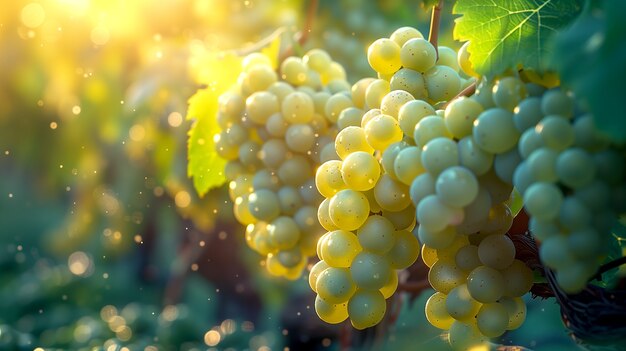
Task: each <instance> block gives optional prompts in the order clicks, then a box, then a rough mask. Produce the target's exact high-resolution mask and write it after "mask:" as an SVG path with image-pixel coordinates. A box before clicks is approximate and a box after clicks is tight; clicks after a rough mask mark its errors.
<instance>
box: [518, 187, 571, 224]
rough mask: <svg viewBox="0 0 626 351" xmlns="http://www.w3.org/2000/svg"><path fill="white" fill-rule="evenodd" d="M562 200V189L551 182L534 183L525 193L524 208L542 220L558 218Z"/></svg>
mask: <svg viewBox="0 0 626 351" xmlns="http://www.w3.org/2000/svg"><path fill="white" fill-rule="evenodd" d="M562 202H563V194H562V193H561V190H560V189H559V188H558V187H557V186H555V185H554V184H551V183H545V182H538V183H534V184H532V185H531V186H529V187H528V189H526V192H525V193H524V208H525V209H526V211H527V212H528V213H529V214H530V215H531V216H533V217H536V218H537V219H541V220H550V219H554V218H556V217H557V216H558V215H559V208H560V207H561V203H562Z"/></svg>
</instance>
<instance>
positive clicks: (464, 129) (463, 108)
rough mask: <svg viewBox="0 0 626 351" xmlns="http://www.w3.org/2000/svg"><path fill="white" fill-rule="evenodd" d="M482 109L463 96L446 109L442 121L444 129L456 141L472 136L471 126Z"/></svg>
mask: <svg viewBox="0 0 626 351" xmlns="http://www.w3.org/2000/svg"><path fill="white" fill-rule="evenodd" d="M481 112H483V107H482V106H481V105H480V104H479V103H478V102H476V101H475V100H472V99H470V98H466V97H464V96H462V97H459V98H456V99H454V100H452V101H451V102H450V103H449V104H448V106H447V107H446V110H445V114H444V120H445V122H446V127H448V130H449V131H450V133H451V134H452V136H454V137H455V138H457V139H462V138H464V137H466V136H468V135H472V126H473V124H474V121H475V120H476V118H478V115H480V113H481Z"/></svg>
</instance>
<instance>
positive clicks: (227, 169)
mask: <svg viewBox="0 0 626 351" xmlns="http://www.w3.org/2000/svg"><path fill="white" fill-rule="evenodd" d="M246 172H247V170H246V169H245V167H244V166H243V165H242V164H241V162H239V160H232V161H228V162H226V166H224V175H225V176H226V179H228V180H231V181H232V180H234V179H235V178H237V177H238V176H240V175H242V174H244V173H246Z"/></svg>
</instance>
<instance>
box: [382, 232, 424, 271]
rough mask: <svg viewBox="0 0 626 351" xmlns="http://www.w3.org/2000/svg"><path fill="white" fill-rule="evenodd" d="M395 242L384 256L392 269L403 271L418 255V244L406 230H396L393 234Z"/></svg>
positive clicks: (413, 236)
mask: <svg viewBox="0 0 626 351" xmlns="http://www.w3.org/2000/svg"><path fill="white" fill-rule="evenodd" d="M393 236H395V238H396V242H395V243H394V244H393V247H392V248H391V250H389V251H388V252H387V254H386V257H387V260H389V264H391V267H392V268H393V269H405V268H408V267H409V266H411V265H412V264H413V263H415V261H416V260H417V258H418V257H419V254H420V243H419V241H418V240H417V238H416V237H415V235H413V233H411V232H410V231H408V230H398V231H396V232H395V233H394V235H393Z"/></svg>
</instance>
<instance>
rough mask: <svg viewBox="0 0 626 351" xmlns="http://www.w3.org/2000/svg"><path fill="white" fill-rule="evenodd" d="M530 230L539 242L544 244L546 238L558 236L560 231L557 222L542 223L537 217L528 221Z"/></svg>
mask: <svg viewBox="0 0 626 351" xmlns="http://www.w3.org/2000/svg"><path fill="white" fill-rule="evenodd" d="M528 230H529V231H530V232H531V233H532V234H533V236H534V237H535V238H536V239H537V240H539V241H542V242H543V241H544V240H545V239H546V238H549V237H551V236H554V235H557V234H558V233H559V231H560V229H559V226H558V225H557V222H556V221H555V220H549V221H542V220H539V219H537V218H535V217H531V218H530V220H529V221H528Z"/></svg>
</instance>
